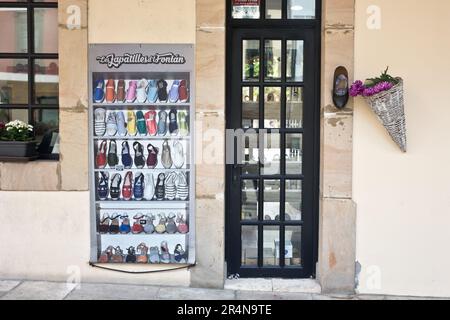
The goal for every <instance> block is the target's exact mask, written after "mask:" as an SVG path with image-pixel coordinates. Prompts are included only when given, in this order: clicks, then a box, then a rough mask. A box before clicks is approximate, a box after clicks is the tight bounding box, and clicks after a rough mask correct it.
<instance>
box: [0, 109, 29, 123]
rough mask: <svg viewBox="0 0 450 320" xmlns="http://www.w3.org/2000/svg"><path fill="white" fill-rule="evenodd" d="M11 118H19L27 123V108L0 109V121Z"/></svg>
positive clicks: (5, 121)
mask: <svg viewBox="0 0 450 320" xmlns="http://www.w3.org/2000/svg"><path fill="white" fill-rule="evenodd" d="M13 120H20V121H23V122H25V123H28V121H29V120H28V110H26V109H1V108H0V122H3V123H8V122H10V121H13Z"/></svg>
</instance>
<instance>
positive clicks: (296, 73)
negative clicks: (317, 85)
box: [286, 40, 303, 82]
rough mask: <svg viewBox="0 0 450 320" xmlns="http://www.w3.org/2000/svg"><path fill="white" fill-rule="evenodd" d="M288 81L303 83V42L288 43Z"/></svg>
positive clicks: (290, 41)
mask: <svg viewBox="0 0 450 320" xmlns="http://www.w3.org/2000/svg"><path fill="white" fill-rule="evenodd" d="M286 50H287V51H286V80H287V81H290V82H292V81H295V82H302V81H303V40H288V41H286Z"/></svg>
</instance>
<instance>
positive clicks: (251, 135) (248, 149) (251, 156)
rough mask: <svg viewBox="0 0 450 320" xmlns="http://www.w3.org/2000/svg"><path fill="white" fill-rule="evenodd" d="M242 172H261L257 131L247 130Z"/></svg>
mask: <svg viewBox="0 0 450 320" xmlns="http://www.w3.org/2000/svg"><path fill="white" fill-rule="evenodd" d="M243 139H244V146H245V147H244V148H243V150H244V155H243V156H244V159H243V163H242V164H243V166H242V174H259V137H258V133H256V132H246V134H245V136H244V137H243Z"/></svg>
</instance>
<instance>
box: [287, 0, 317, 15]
mask: <svg viewBox="0 0 450 320" xmlns="http://www.w3.org/2000/svg"><path fill="white" fill-rule="evenodd" d="M287 10H288V11H287V16H288V19H314V18H315V17H316V0H288V2H287Z"/></svg>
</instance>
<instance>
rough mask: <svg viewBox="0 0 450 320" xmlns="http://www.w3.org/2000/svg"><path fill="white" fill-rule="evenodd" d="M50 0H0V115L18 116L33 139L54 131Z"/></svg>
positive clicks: (53, 12)
mask: <svg viewBox="0 0 450 320" xmlns="http://www.w3.org/2000/svg"><path fill="white" fill-rule="evenodd" d="M57 8H58V3H57V1H56V0H54V1H51V0H50V1H49V0H16V1H13V0H11V1H5V0H0V39H1V41H0V121H2V122H7V121H11V120H22V121H25V122H28V123H30V124H32V125H33V126H34V127H35V135H36V140H38V141H41V140H42V138H43V137H44V135H47V134H49V135H50V136H51V134H52V133H55V132H57V131H58V126H59V111H58V109H59V97H58V89H59V70H58V69H59V65H58V9H57Z"/></svg>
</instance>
